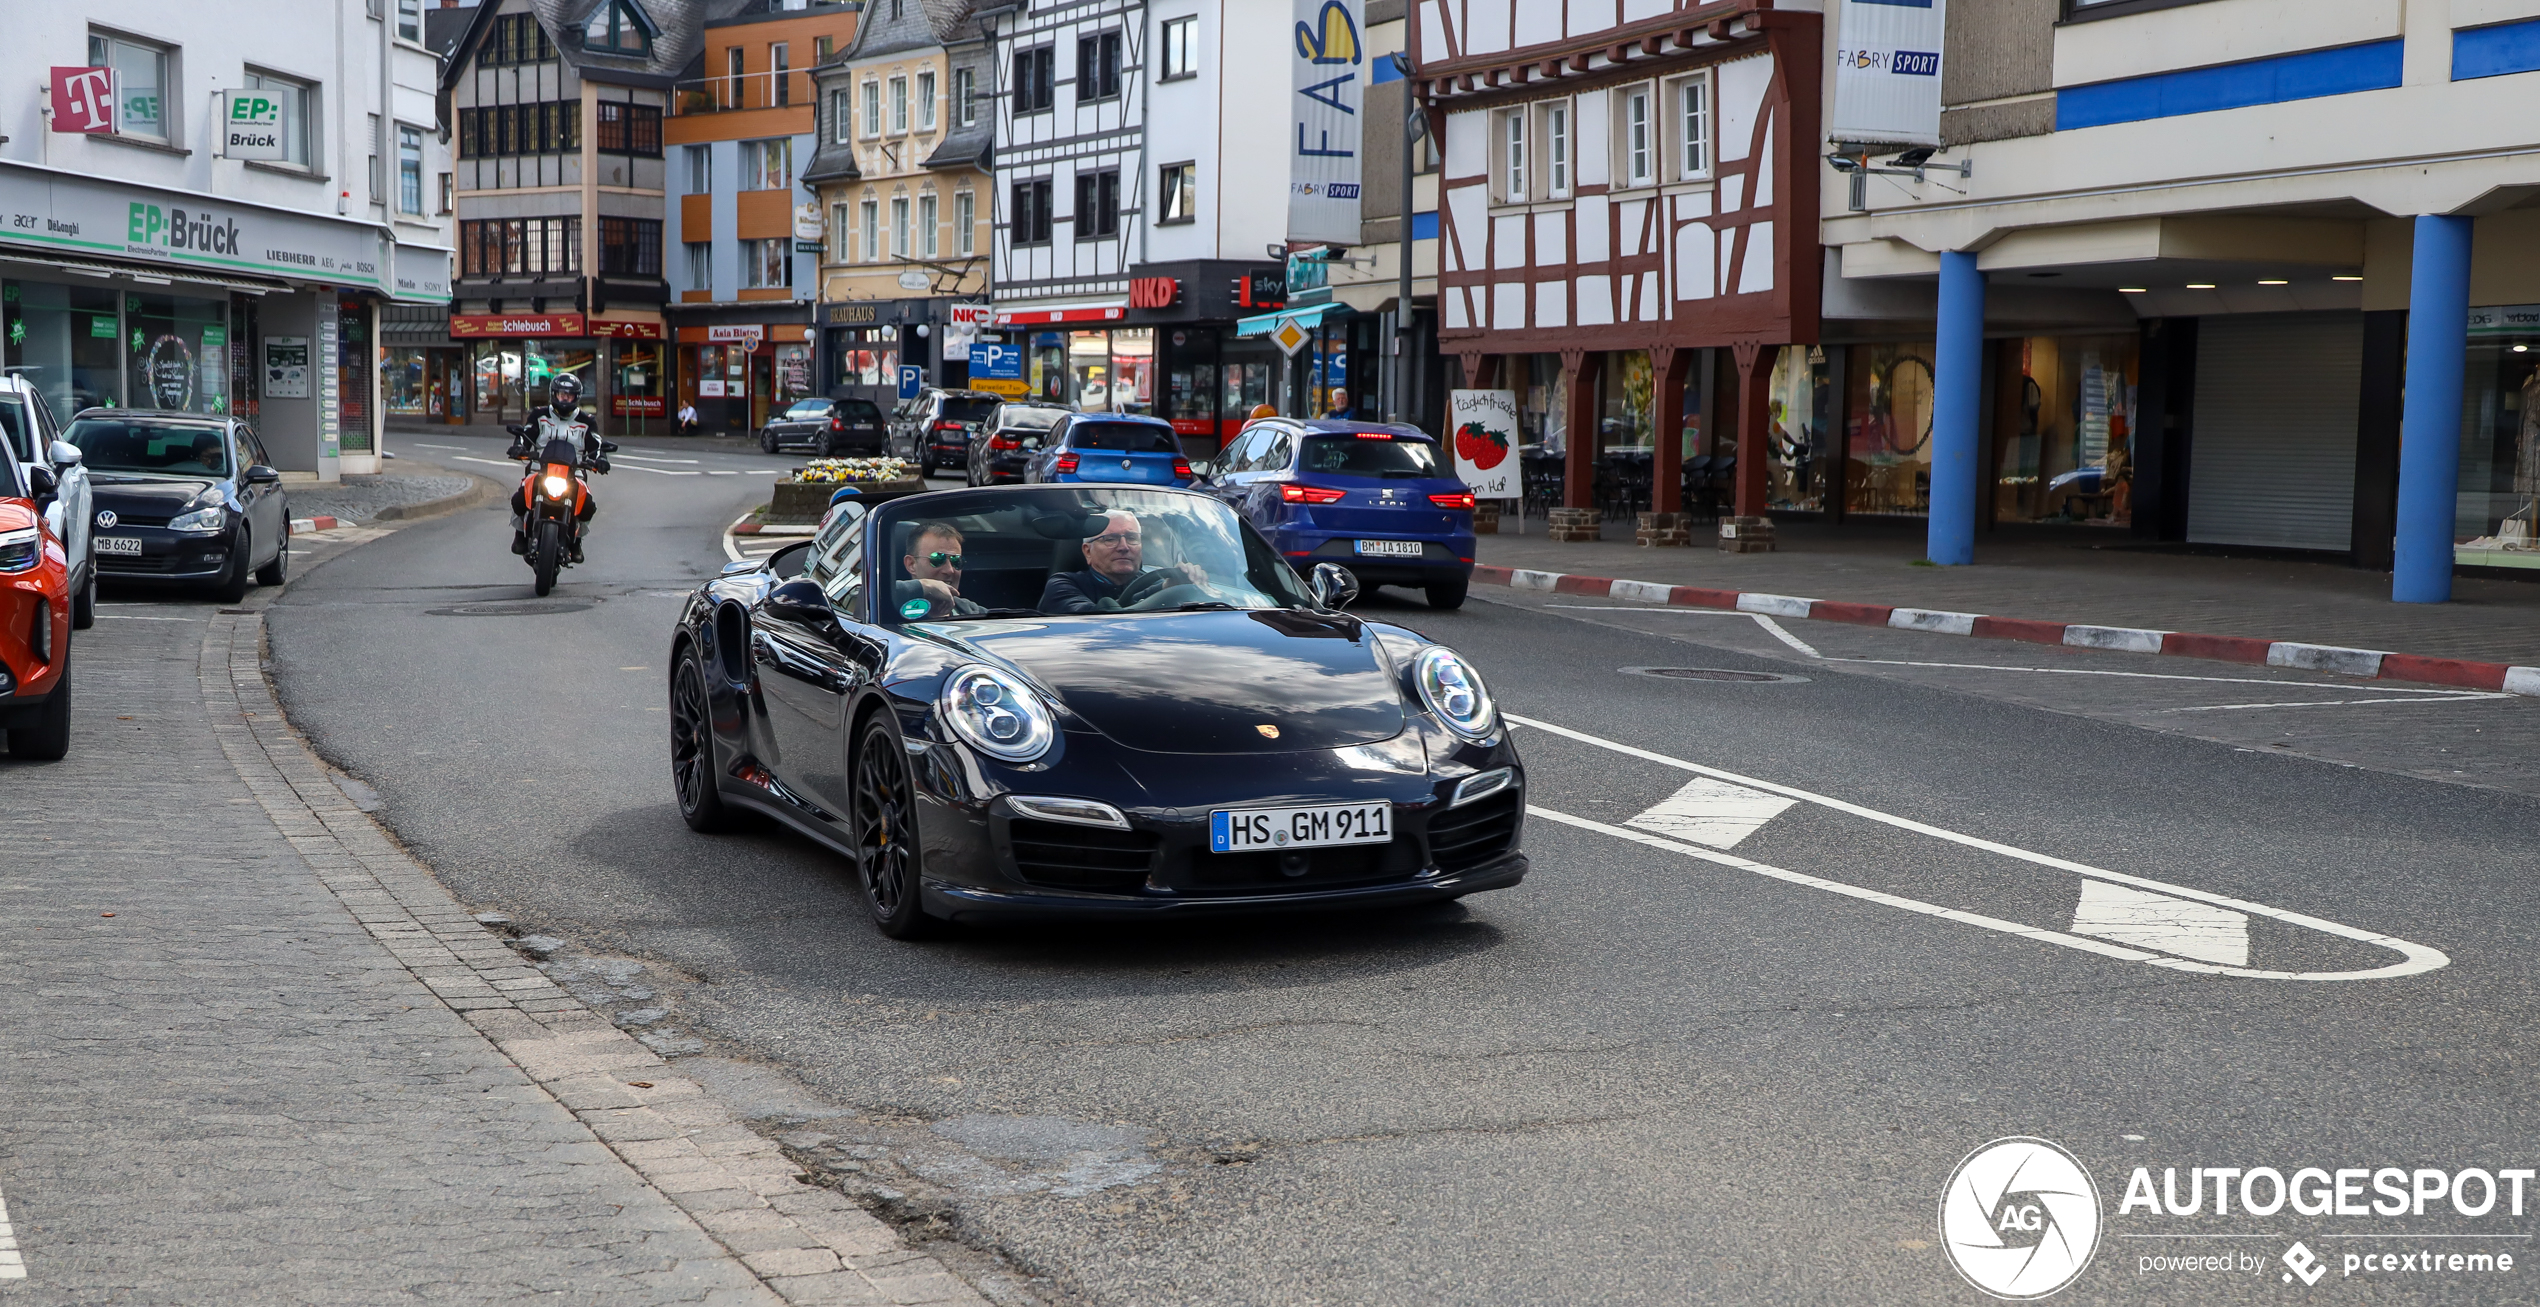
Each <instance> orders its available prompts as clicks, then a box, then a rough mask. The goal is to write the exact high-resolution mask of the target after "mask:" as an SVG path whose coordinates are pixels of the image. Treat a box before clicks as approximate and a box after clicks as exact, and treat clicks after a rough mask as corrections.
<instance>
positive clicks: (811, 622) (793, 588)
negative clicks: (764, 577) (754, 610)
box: [767, 580, 838, 626]
mask: <svg viewBox="0 0 2540 1307" xmlns="http://www.w3.org/2000/svg"><path fill="white" fill-rule="evenodd" d="M767 611H768V612H769V613H771V614H773V615H775V616H777V617H781V618H784V619H785V620H786V621H789V622H799V623H801V624H803V625H805V626H826V625H829V624H830V623H832V622H835V621H837V620H838V614H837V611H836V610H835V609H832V608H831V607H830V606H829V596H828V595H827V594H825V593H823V592H822V591H821V589H820V586H819V584H818V583H816V582H812V581H803V580H793V581H787V582H786V583H785V584H783V585H780V586H778V587H776V588H775V589H773V590H770V591H768V592H767Z"/></svg>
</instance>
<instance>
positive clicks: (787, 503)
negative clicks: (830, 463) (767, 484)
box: [767, 477, 926, 526]
mask: <svg viewBox="0 0 2540 1307" xmlns="http://www.w3.org/2000/svg"><path fill="white" fill-rule="evenodd" d="M844 486H854V487H855V492H856V498H858V499H860V500H862V501H864V503H866V504H867V505H872V504H879V503H882V502H884V501H886V500H892V499H897V498H899V497H900V496H902V495H914V494H919V493H922V492H924V491H925V489H926V481H925V478H923V477H902V478H900V479H899V480H896V481H794V480H785V481H779V482H777V483H776V486H775V490H774V493H772V494H771V495H770V496H769V497H768V501H767V521H768V522H769V523H771V524H773V525H777V526H812V525H815V524H817V523H818V522H819V521H820V519H821V518H822V517H823V516H824V515H826V514H827V513H828V512H829V497H830V496H832V495H835V494H837V493H838V491H839V489H840V488H841V487H844Z"/></svg>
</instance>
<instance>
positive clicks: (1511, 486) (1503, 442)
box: [1446, 390, 1517, 499]
mask: <svg viewBox="0 0 2540 1307" xmlns="http://www.w3.org/2000/svg"><path fill="white" fill-rule="evenodd" d="M1446 411H1447V420H1446V425H1447V430H1448V432H1449V433H1450V438H1449V442H1448V443H1450V444H1452V445H1453V446H1454V447H1455V475H1456V476H1458V477H1460V478H1462V480H1463V482H1464V484H1465V485H1467V486H1470V487H1472V490H1473V496H1474V498H1476V499H1514V498H1516V497H1517V392H1515V391H1513V390H1458V391H1454V392H1451V393H1450V394H1449V395H1448V397H1447V410H1446Z"/></svg>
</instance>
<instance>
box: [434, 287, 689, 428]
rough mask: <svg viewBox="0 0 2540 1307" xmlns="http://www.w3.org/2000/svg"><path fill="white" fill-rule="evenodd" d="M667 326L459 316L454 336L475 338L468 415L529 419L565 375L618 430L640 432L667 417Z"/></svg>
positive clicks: (635, 320) (629, 320)
mask: <svg viewBox="0 0 2540 1307" xmlns="http://www.w3.org/2000/svg"><path fill="white" fill-rule="evenodd" d="M665 334H666V333H665V331H664V328H663V327H662V324H661V323H659V322H655V321H649V320H646V319H644V318H640V317H635V316H633V315H632V314H629V315H626V316H612V317H608V318H593V317H586V316H584V315H583V314H579V313H481V314H480V313H459V314H452V315H451V316H450V335H451V336H452V337H453V338H454V339H458V340H462V341H465V342H467V345H468V350H469V357H468V385H467V408H468V420H469V421H471V422H474V423H478V424H509V423H517V422H525V421H527V420H528V418H529V414H530V413H532V412H534V411H535V410H537V409H540V408H544V407H546V405H547V403H548V399H549V387H550V386H551V385H552V384H553V383H554V381H555V379H556V378H557V377H560V376H565V375H568V374H569V375H571V376H573V377H574V378H575V379H576V380H578V381H580V382H581V383H582V398H583V403H584V404H585V405H587V406H588V407H590V408H592V409H593V410H595V411H597V412H598V413H599V414H600V415H601V416H602V417H603V418H604V419H607V420H608V421H607V422H606V423H605V425H606V428H607V429H608V430H610V431H613V432H620V431H623V432H636V433H638V434H640V428H638V427H637V426H635V425H632V424H633V423H637V422H643V421H647V420H649V421H656V422H658V421H660V420H661V419H663V418H664V417H665V416H666V414H664V413H663V412H662V411H660V410H661V409H663V408H664V407H665V401H664V399H663V398H662V392H661V385H662V381H661V369H660V367H659V366H658V363H657V362H656V363H655V365H654V366H650V367H647V366H645V362H646V360H658V359H659V358H660V354H661V349H662V338H663V336H664V335H665Z"/></svg>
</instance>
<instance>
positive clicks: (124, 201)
mask: <svg viewBox="0 0 2540 1307" xmlns="http://www.w3.org/2000/svg"><path fill="white" fill-rule="evenodd" d="M0 243H6V244H12V245H32V246H38V247H41V248H44V249H49V250H55V251H58V252H60V253H62V254H66V255H90V256H95V255H106V256H109V257H114V258H125V259H139V260H145V261H149V262H156V263H168V264H175V265H180V266H184V267H188V268H193V269H198V270H200V271H203V272H211V273H223V272H230V273H239V272H243V273H255V274H259V275H263V276H269V277H288V278H293V279H297V280H301V281H319V282H325V283H328V284H330V285H337V286H352V287H363V288H368V289H374V290H387V289H389V287H388V285H387V280H386V278H387V272H386V263H387V260H386V259H385V258H384V257H383V251H382V248H381V238H380V234H379V232H377V231H376V230H374V229H372V228H370V227H368V226H366V225H364V224H361V223H356V222H347V221H344V220H342V219H339V218H330V217H325V216H323V215H318V214H301V213H293V212H290V211H289V210H286V209H272V208H267V207H264V206H262V205H255V204H245V203H239V202H234V201H225V200H221V199H219V198H216V197H208V196H199V195H189V194H186V193H185V192H183V191H165V190H159V189H157V188H155V187H148V186H132V185H126V184H122V183H117V182H111V181H105V180H100V179H95V178H87V177H75V176H72V175H70V174H67V173H63V172H61V171H58V170H56V169H51V168H42V167H37V166H34V165H29V164H22V163H14V162H9V161H5V160H0Z"/></svg>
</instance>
